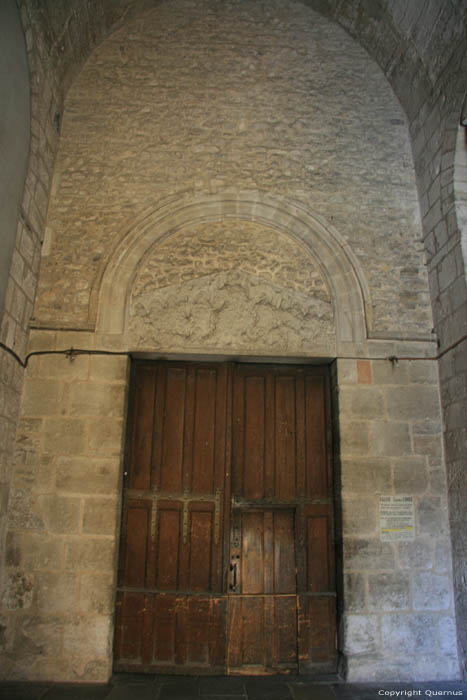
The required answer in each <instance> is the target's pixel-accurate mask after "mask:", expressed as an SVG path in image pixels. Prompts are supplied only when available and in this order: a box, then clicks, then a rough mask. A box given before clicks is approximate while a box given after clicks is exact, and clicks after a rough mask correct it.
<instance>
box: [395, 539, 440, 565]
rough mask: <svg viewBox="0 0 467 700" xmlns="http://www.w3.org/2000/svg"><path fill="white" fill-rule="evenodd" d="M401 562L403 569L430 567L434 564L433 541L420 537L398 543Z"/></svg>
mask: <svg viewBox="0 0 467 700" xmlns="http://www.w3.org/2000/svg"><path fill="white" fill-rule="evenodd" d="M397 549H398V554H399V564H400V566H401V567H402V568H403V569H415V568H419V569H429V568H431V566H432V565H433V542H432V540H431V539H428V538H420V537H418V538H417V539H415V540H412V541H409V542H399V543H398V545H397Z"/></svg>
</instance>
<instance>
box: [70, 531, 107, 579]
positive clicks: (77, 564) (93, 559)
mask: <svg viewBox="0 0 467 700" xmlns="http://www.w3.org/2000/svg"><path fill="white" fill-rule="evenodd" d="M114 555H115V543H114V540H112V539H103V538H102V539H91V538H80V539H75V540H72V541H70V542H67V543H66V545H65V567H66V568H67V569H72V570H73V571H96V572H98V571H107V572H108V571H112V570H113V561H114Z"/></svg>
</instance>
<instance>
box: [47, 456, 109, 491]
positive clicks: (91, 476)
mask: <svg viewBox="0 0 467 700" xmlns="http://www.w3.org/2000/svg"><path fill="white" fill-rule="evenodd" d="M119 473H120V457H115V458H110V459H104V458H95V459H93V458H89V457H83V458H80V457H59V458H58V460H57V488H58V489H60V490H61V491H67V492H69V493H83V494H89V493H92V494H106V495H111V494H116V493H117V489H118V483H119Z"/></svg>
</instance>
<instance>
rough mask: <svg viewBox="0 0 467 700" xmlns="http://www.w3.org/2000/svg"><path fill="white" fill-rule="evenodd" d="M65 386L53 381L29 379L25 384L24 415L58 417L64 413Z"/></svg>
mask: <svg viewBox="0 0 467 700" xmlns="http://www.w3.org/2000/svg"><path fill="white" fill-rule="evenodd" d="M62 399H63V384H62V383H61V382H59V381H55V380H53V379H49V380H45V379H28V380H27V381H26V382H25V383H24V392H23V398H22V413H23V415H25V416H54V415H55V416H57V415H60V414H61V413H63V410H64V406H63V401H62Z"/></svg>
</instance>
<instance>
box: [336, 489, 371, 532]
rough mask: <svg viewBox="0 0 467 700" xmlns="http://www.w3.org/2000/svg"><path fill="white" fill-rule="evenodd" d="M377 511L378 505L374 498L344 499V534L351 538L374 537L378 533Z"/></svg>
mask: <svg viewBox="0 0 467 700" xmlns="http://www.w3.org/2000/svg"><path fill="white" fill-rule="evenodd" d="M377 511H378V503H377V501H376V499H375V498H374V497H373V498H371V497H366V498H362V497H361V498H358V499H357V498H345V499H343V501H342V521H343V530H344V532H345V533H346V534H347V535H350V536H351V535H358V536H362V535H363V536H365V535H366V536H368V535H369V536H371V535H374V534H375V533H376V522H377Z"/></svg>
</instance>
